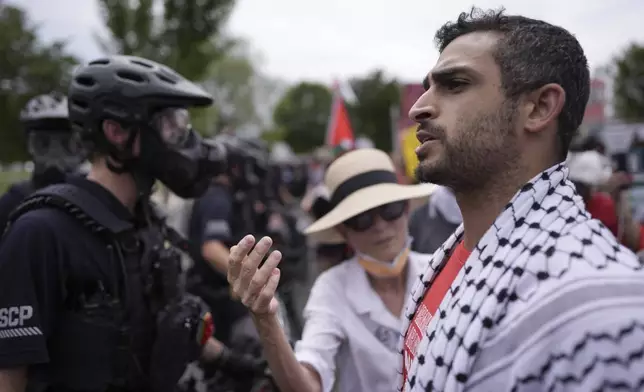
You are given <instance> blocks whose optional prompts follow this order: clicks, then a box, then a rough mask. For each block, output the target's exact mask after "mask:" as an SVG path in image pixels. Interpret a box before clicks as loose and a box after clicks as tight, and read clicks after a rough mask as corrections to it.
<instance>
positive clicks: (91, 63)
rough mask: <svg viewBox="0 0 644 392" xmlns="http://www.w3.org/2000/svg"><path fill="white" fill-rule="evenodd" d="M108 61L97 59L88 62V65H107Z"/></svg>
mask: <svg viewBox="0 0 644 392" xmlns="http://www.w3.org/2000/svg"><path fill="white" fill-rule="evenodd" d="M109 63H110V60H109V59H98V60H94V61H92V62H90V63H89V65H107V64H109Z"/></svg>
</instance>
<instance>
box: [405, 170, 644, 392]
mask: <svg viewBox="0 0 644 392" xmlns="http://www.w3.org/2000/svg"><path fill="white" fill-rule="evenodd" d="M567 175H568V169H567V167H566V166H565V164H558V165H555V166H553V167H551V168H549V169H548V170H546V171H544V172H542V173H541V174H539V175H538V176H536V177H535V178H534V179H532V180H531V181H530V182H529V183H527V184H526V185H524V186H523V187H522V188H521V190H519V192H517V194H516V195H515V196H514V197H513V199H512V200H511V201H510V203H508V204H507V205H506V206H505V208H504V209H503V211H502V212H501V214H500V215H499V216H498V217H497V219H496V221H495V222H494V224H493V225H492V226H491V227H490V229H489V230H488V231H487V232H486V233H485V234H484V236H483V237H482V238H481V240H480V241H479V243H478V244H477V245H476V247H475V249H474V250H473V251H472V253H471V255H470V257H469V258H468V260H467V262H466V263H465V265H464V267H463V268H462V269H461V271H460V273H459V274H458V276H457V277H456V279H455V280H454V282H453V283H452V285H451V287H450V290H448V292H447V294H446V295H445V297H444V298H443V300H442V302H441V304H440V306H439V308H438V310H437V311H436V314H435V315H434V317H432V320H431V322H430V323H429V325H428V327H427V329H426V331H425V333H424V336H423V338H422V340H421V342H420V343H419V344H418V346H417V351H416V354H415V357H414V360H413V361H411V363H409V361H407V366H408V369H407V370H408V379H407V382H406V385H405V386H404V390H405V392H418V391H445V392H460V391H467V390H476V391H479V390H483V391H488V390H491V389H488V388H490V386H491V385H494V388H493V389H494V392H500V391H503V390H508V391H509V390H512V391H528V390H529V391H542V390H569V389H568V388H567V387H566V385H564V386H563V387H561V385H560V386H557V385H558V384H556V382H554V383H551V384H548V386H545V384H544V380H547V379H548V374H550V373H552V374H556V375H557V377H562V378H565V376H566V375H567V374H568V373H565V372H564V371H563V370H561V369H559V370H561V371H559V373H557V371H558V370H557V365H558V364H559V363H560V362H558V361H559V360H560V359H561V358H554V359H553V358H550V359H548V360H547V362H542V363H538V364H531V363H530V361H531V359H530V360H526V358H525V357H524V358H520V359H516V358H515V359H516V361H525V363H528V365H526V366H524V368H523V369H522V371H525V372H527V373H530V372H535V373H538V372H541V373H539V374H538V375H537V376H534V375H532V376H531V375H530V374H525V373H524V374H517V372H516V362H515V363H510V364H508V365H507V368H508V369H511V370H507V372H505V371H504V372H505V373H504V372H501V375H500V376H499V372H498V371H497V373H496V375H495V377H497V378H496V379H495V380H496V381H495V382H497V383H496V384H494V383H492V384H488V385H486V386H481V384H479V385H478V386H477V387H476V386H473V385H472V379H473V378H478V379H480V378H481V377H478V376H476V375H475V373H476V369H477V367H478V366H480V361H481V360H480V358H479V356H481V352H482V351H484V350H485V346H486V343H487V341H488V340H490V339H492V336H494V335H495V334H496V332H498V330H499V329H500V325H503V328H505V329H503V331H504V332H503V333H502V334H501V335H504V336H505V333H506V332H508V331H510V332H512V325H511V323H510V322H508V321H507V320H505V319H506V316H508V313H509V312H514V314H513V317H514V316H516V314H517V313H519V314H525V313H526V312H528V313H529V311H528V310H526V309H528V308H529V306H530V305H526V303H528V302H529V301H534V300H535V297H539V296H540V297H544V298H545V297H546V295H547V291H548V290H550V287H555V288H556V287H560V286H562V285H564V282H566V280H567V279H568V280H571V279H572V278H570V276H574V279H579V276H580V274H581V276H582V277H583V274H588V276H596V275H592V274H594V273H600V274H601V273H604V272H603V271H607V270H608V271H612V270H618V273H619V274H623V276H627V277H628V276H633V275H635V276H636V277H637V275H638V274H639V279H642V278H643V277H644V274H642V272H641V271H642V266H641V265H640V263H639V262H638V260H637V259H636V258H635V256H634V255H633V254H632V253H631V252H630V251H628V250H626V249H625V248H623V247H622V246H620V245H618V244H617V242H616V240H615V238H614V237H613V236H612V235H611V234H610V232H609V231H608V229H606V228H605V227H604V226H603V225H601V223H599V222H598V221H596V220H592V219H591V218H590V216H589V214H588V213H587V212H586V210H585V207H584V204H583V201H582V199H581V198H580V197H579V196H578V195H577V194H576V191H575V188H574V185H573V184H572V183H571V182H570V181H568V180H567ZM462 234H463V225H461V226H460V227H459V228H458V229H457V230H456V232H455V233H454V234H453V235H452V236H451V237H450V238H449V239H448V240H447V241H446V242H445V243H444V244H443V245H442V246H441V248H439V249H438V250H437V251H436V253H435V254H434V255H433V256H432V258H431V259H430V261H429V264H428V268H427V270H426V271H425V272H424V273H423V274H422V275H420V276H419V280H418V282H417V283H416V284H415V285H414V288H413V289H412V293H411V298H410V299H409V300H408V303H407V306H406V309H405V316H406V317H405V322H404V323H403V328H402V333H403V339H401V342H400V343H399V347H398V349H399V352H400V354H401V356H400V362H399V364H398V369H399V371H402V356H403V355H404V350H403V346H404V334H405V333H406V331H407V329H408V328H409V324H410V322H411V320H412V318H413V317H414V314H415V312H416V309H417V307H418V305H419V304H420V302H421V301H422V299H423V294H424V293H425V291H426V290H427V288H428V287H429V285H430V284H431V283H432V280H433V279H434V277H435V276H436V272H437V271H439V270H440V268H441V267H442V265H443V264H444V262H445V261H446V260H447V259H448V258H449V254H450V253H451V251H452V250H453V248H454V247H455V245H456V244H458V242H459V241H460V240H461V237H462ZM540 261H541V262H540ZM580 271H581V272H580ZM633 271H635V272H633ZM629 274H630V275H629ZM602 276H603V275H602ZM621 276H622V275H620V277H621ZM575 282H576V281H575ZM549 284H550V285H554V286H548V285H549ZM566 284H568V283H566ZM557 285H558V286H557ZM526 286H529V287H530V288H531V290H532V291H531V292H530V294H525V293H524V292H523V291H525V287H526ZM642 286H644V285H642ZM564 287H567V286H564ZM544 291H545V292H544ZM522 295H523V297H522ZM518 308H519V309H521V310H520V311H519V312H517V309H518ZM508 309H511V310H510V311H509V310H508ZM638 309H639V310H638V312H640V311H641V309H642V307H640V308H638ZM521 312H523V313H521ZM642 313H644V312H641V313H637V317H640V319H639V321H637V324H636V325H637V326H638V327H637V330H638V333H640V334H641V336H639V337H640V338H643V337H644V322H642V321H643V320H642V319H644V315H643V314H642ZM634 317H635V316H634ZM507 318H508V319H512V317H507ZM504 320H505V321H506V322H505V325H504ZM508 325H510V326H508ZM524 327H525V326H524ZM540 327H541V326H540V325H539V326H534V330H535V331H529V329H531V327H528V328H527V329H528V331H525V330H521V331H519V332H521V333H526V334H527V336H530V333H532V332H535V333H536V330H537V329H538V328H540ZM640 327H641V329H640ZM495 331H496V332H495ZM600 332H601V331H600ZM497 338H498V337H497ZM559 343H561V345H562V346H565V344H564V343H566V342H560V341H556V342H555V344H554V346H558V345H559ZM586 343H587V342H586V341H583V342H582V343H579V342H578V341H576V345H577V346H578V345H580V344H581V345H582V346H584V347H586V348H587V347H589V345H590V343H589V344H586ZM543 344H546V343H543ZM631 344H632V343H631ZM573 346H575V345H572V343H571V348H570V351H571V352H573V351H575V350H576V351H579V347H574V348H572V347H573ZM482 348H483V349H482ZM637 348H639V349H641V350H643V351H644V343H642V341H640V342H639V343H638V346H637ZM620 349H621V348H620ZM624 350H626V349H624ZM576 351H575V353H576ZM617 351H619V350H617ZM624 353H625V354H624V355H625V356H626V351H624ZM512 354H513V355H514V352H513V353H512ZM505 355H506V354H504V355H501V357H504V356H505ZM593 355H594V353H593ZM633 355H637V354H633ZM633 355H631V357H632V356H633ZM507 356H508V357H509V354H507ZM589 356H590V357H592V355H589ZM560 357H565V358H567V359H565V360H567V361H569V362H572V360H571V359H570V358H572V356H569V357H566V356H565V355H562V356H560ZM643 357H644V355H643V353H640V354H639V357H636V360H637V361H639V362H638V363H637V366H639V367H638V368H637V369H638V370H637V371H635V370H634V369H631V371H635V372H636V373H638V372H639V374H640V375H641V377H642V378H641V379H639V381H637V382H641V383H642V384H641V387H642V388H644V360H643V359H642V358H643ZM477 359H478V360H479V362H478V363H476V364H475V361H476V360H477ZM631 360H632V361H635V360H634V359H630V360H626V359H625V360H624V361H625V362H624V363H625V365H624V366H628V367H630V363H629V361H631ZM509 362H511V361H509ZM475 365H476V366H475ZM569 365H570V363H568V364H566V366H569ZM606 366H608V365H606ZM526 369H527V370H526ZM566 369H569V368H568V367H566ZM593 369H596V368H593ZM478 370H480V369H478ZM484 370H486V371H487V372H488V373H492V371H490V370H489V369H484ZM567 371H568V370H566V372H567ZM575 374H580V376H579V377H578V378H581V377H586V375H583V372H581V371H580V372H579V373H575ZM602 374H605V373H602ZM629 374H630V373H629ZM557 377H554V378H557ZM624 377H626V378H628V376H624ZM569 378H570V376H569ZM578 378H577V376H575V380H576V381H575V382H581V381H578ZM559 381H561V380H559ZM559 381H557V382H559ZM630 381H632V383H631V384H628V383H627V384H625V385H627V386H628V385H630V386H631V387H632V388H633V389H621V390H629V391H630V390H639V389H637V388H638V387H636V386H635V385H633V384H635V383H637V382H636V381H633V380H630ZM402 383H403V379H402V374H401V375H400V376H399V377H398V381H397V388H398V390H399V391H400V390H402V388H403V385H402ZM598 385H599V384H592V387H591V386H590V384H589V385H588V386H589V388H590V389H584V388H585V387H584V388H581V389H574V388H573V389H574V390H587V391H591V390H606V389H601V388H602V387H601V386H600V387H598ZM595 388H599V389H595ZM604 388H605V386H604ZM609 389H610V388H609ZM610 390H613V389H610Z"/></svg>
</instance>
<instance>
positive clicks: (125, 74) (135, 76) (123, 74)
mask: <svg viewBox="0 0 644 392" xmlns="http://www.w3.org/2000/svg"><path fill="white" fill-rule="evenodd" d="M116 76H118V77H119V78H121V79H123V80H125V81H128V82H133V83H137V84H140V83H144V82H145V81H146V79H145V77H143V75H141V74H139V73H136V72H131V71H126V70H120V71H117V72H116Z"/></svg>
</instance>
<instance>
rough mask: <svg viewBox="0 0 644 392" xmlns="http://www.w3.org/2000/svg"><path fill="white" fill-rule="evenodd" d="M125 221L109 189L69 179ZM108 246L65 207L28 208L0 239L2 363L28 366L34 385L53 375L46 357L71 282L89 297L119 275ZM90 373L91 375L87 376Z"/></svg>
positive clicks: (126, 214) (124, 211)
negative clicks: (65, 209)
mask: <svg viewBox="0 0 644 392" xmlns="http://www.w3.org/2000/svg"><path fill="white" fill-rule="evenodd" d="M68 182H69V183H72V184H74V185H77V186H79V187H82V188H83V189H84V190H86V191H88V192H91V193H92V194H93V195H94V196H95V197H97V198H98V199H99V200H101V201H102V202H103V203H104V204H105V205H106V206H108V207H109V208H110V209H111V210H112V211H113V212H114V213H116V214H117V216H119V217H121V218H122V219H124V220H128V219H132V216H131V214H130V213H129V211H128V210H127V209H126V208H125V206H123V205H122V204H121V203H120V202H119V201H118V200H117V199H116V198H115V197H114V196H113V195H112V194H111V193H110V192H109V191H107V190H106V189H104V188H103V187H102V186H100V185H98V184H97V183H94V182H91V181H88V180H85V179H83V178H69V179H68ZM114 262H115V260H112V259H111V257H110V255H109V252H107V251H106V245H105V243H104V242H102V241H101V240H100V239H99V238H97V237H96V236H95V235H93V234H92V233H91V232H90V231H88V230H87V229H85V228H83V226H82V225H81V224H79V222H77V221H76V220H75V219H74V218H73V217H71V216H69V215H68V214H67V213H66V212H64V211H60V210H57V209H54V208H43V209H38V210H33V211H30V212H27V213H26V214H24V215H23V216H21V217H20V218H19V219H18V220H17V221H16V222H15V223H14V224H13V225H12V227H11V230H10V231H9V232H8V233H7V235H6V236H5V237H4V238H3V239H2V242H1V243H0V288H1V290H0V291H1V293H2V294H1V295H0V368H9V367H16V366H17V367H21V366H28V367H29V379H30V384H31V385H33V384H37V383H38V382H39V381H45V382H47V381H48V380H51V377H52V376H54V373H55V372H53V371H50V366H49V365H48V362H54V363H62V362H65V358H52V355H53V351H52V349H51V348H52V345H53V344H74V342H68V343H67V342H65V343H62V342H59V341H58V340H59V339H57V337H58V336H59V333H60V331H58V330H57V326H58V321H59V319H58V318H57V316H58V315H59V314H60V313H61V309H62V307H63V305H64V303H63V301H64V300H65V299H66V297H65V296H66V293H69V289H70V287H72V285H73V286H74V287H83V288H84V293H85V294H86V296H87V297H90V296H91V295H92V294H94V293H96V291H97V287H98V286H99V282H100V281H104V282H113V281H114V277H115V275H116V273H115V271H116V266H115V265H114ZM86 377H88V378H91V377H92V376H91V374H88V375H86Z"/></svg>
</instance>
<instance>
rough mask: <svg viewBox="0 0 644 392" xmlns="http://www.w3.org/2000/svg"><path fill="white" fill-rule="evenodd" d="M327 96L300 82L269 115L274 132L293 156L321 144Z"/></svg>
mask: <svg viewBox="0 0 644 392" xmlns="http://www.w3.org/2000/svg"><path fill="white" fill-rule="evenodd" d="M331 99H332V96H331V92H330V91H329V89H328V88H327V87H326V86H324V85H321V84H318V83H308V82H302V83H299V84H297V85H295V86H293V87H291V88H290V89H289V90H288V91H287V92H286V94H284V96H283V97H282V99H281V101H280V102H279V103H278V104H277V106H276V107H275V111H274V112H273V123H274V127H275V128H274V130H273V131H270V132H269V134H268V135H267V138H269V139H275V135H281V136H282V137H283V140H284V141H285V142H286V143H288V144H289V145H290V146H291V147H292V148H293V151H295V152H296V153H302V152H308V151H311V150H312V149H314V148H316V147H318V146H321V145H322V144H324V136H325V135H326V129H327V123H328V121H329V114H330V111H331Z"/></svg>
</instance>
